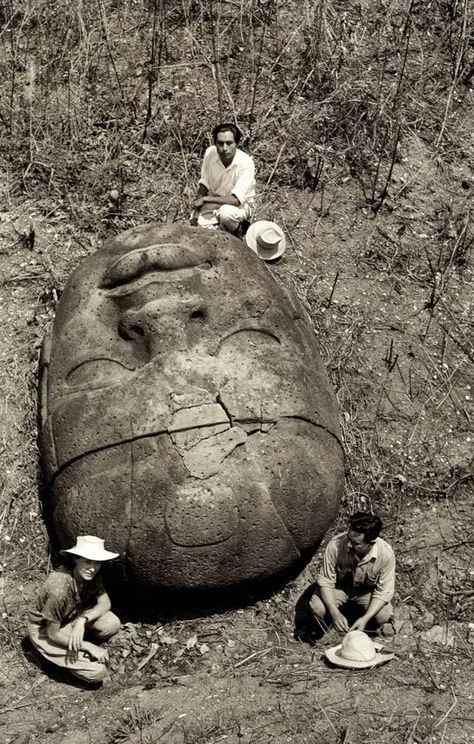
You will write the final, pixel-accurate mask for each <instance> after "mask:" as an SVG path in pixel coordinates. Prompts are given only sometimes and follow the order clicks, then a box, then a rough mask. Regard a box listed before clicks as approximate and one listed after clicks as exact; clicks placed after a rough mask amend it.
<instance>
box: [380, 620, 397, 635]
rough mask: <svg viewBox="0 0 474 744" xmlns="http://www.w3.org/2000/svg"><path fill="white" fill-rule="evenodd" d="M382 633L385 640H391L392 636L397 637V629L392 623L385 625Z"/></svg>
mask: <svg viewBox="0 0 474 744" xmlns="http://www.w3.org/2000/svg"><path fill="white" fill-rule="evenodd" d="M380 631H381V633H382V635H383V636H384V637H385V638H390V637H391V636H394V635H395V628H394V627H393V625H392V623H384V624H383V625H382V627H381V629H380Z"/></svg>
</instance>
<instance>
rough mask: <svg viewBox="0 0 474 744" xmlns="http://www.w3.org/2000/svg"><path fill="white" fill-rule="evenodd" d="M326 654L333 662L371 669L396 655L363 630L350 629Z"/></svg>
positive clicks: (347, 666)
mask: <svg viewBox="0 0 474 744" xmlns="http://www.w3.org/2000/svg"><path fill="white" fill-rule="evenodd" d="M324 654H325V656H326V658H327V660H328V661H330V662H331V664H336V666H340V667H346V668H347V669H371V668H372V667H375V666H378V665H379V664H384V663H385V662H386V661H390V659H393V658H394V657H395V654H392V653H389V652H388V651H385V649H384V647H383V646H382V644H381V643H375V642H374V641H373V640H372V639H371V638H369V636H368V635H367V633H364V632H363V631H362V630H350V631H349V632H348V633H346V635H345V636H344V638H343V639H342V643H340V644H339V645H338V646H333V647H332V648H328V649H326V650H325V652H324Z"/></svg>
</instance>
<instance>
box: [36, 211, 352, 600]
mask: <svg viewBox="0 0 474 744" xmlns="http://www.w3.org/2000/svg"><path fill="white" fill-rule="evenodd" d="M47 348H48V345H45V354H44V357H43V360H42V369H43V380H42V384H41V391H42V392H41V398H42V430H41V436H40V446H41V451H42V457H43V462H44V470H45V475H46V478H47V481H48V483H49V497H50V499H51V507H52V514H53V524H54V529H55V531H56V534H57V536H58V540H59V542H60V544H61V545H62V546H66V545H70V544H71V543H72V542H74V540H75V537H76V535H77V534H86V533H92V534H99V535H100V536H101V537H103V538H105V540H106V544H107V546H108V547H109V548H110V549H113V550H116V551H119V552H120V553H121V554H122V556H123V557H122V561H123V565H124V569H125V572H126V575H127V576H128V577H129V578H130V579H131V580H132V581H134V582H137V583H138V584H141V585H143V586H145V587H146V586H149V587H169V588H176V589H179V588H213V587H225V586H232V585H235V584H237V583H239V582H242V581H249V580H253V579H260V578H265V577H268V576H271V575H273V574H275V573H276V572H278V571H280V570H282V569H285V568H287V567H289V566H290V565H291V564H292V562H293V561H295V560H297V559H298V558H299V557H300V556H301V555H302V554H309V553H311V551H313V550H315V548H316V547H317V545H318V544H319V542H320V540H321V538H322V537H323V535H324V533H325V531H326V529H327V527H328V526H329V524H330V522H331V521H332V519H333V518H334V516H335V514H336V512H337V509H338V505H339V499H340V495H341V491H342V484H343V456H342V449H341V444H340V430H339V425H338V414H337V408H336V404H335V399H334V396H333V394H332V391H331V389H330V385H329V382H328V379H327V376H326V373H325V370H324V368H323V365H322V362H321V360H320V357H319V353H318V348H317V343H316V340H315V337H314V333H313V331H312V328H311V325H310V323H309V320H308V319H307V317H306V315H305V313H304V311H303V309H302V308H301V307H300V305H299V304H298V303H297V302H296V301H295V299H294V298H293V297H292V296H290V295H289V294H288V292H287V291H286V290H285V289H284V288H282V287H281V286H279V285H278V284H277V283H276V282H275V281H274V280H273V278H272V276H271V273H270V271H269V269H268V268H267V266H266V265H265V264H264V263H263V262H261V261H260V259H259V258H257V256H256V255H255V254H254V253H253V252H252V251H250V250H248V249H247V248H246V246H245V245H244V244H242V243H241V242H240V241H238V240H236V239H235V238H233V237H232V236H230V235H227V234H224V233H220V232H219V233H218V232H211V231H206V230H203V229H200V228H190V227H187V226H182V225H166V226H163V225H144V226H141V227H139V228H135V229H133V230H129V231H127V232H125V233H122V234H121V235H119V236H117V237H116V238H114V239H112V240H110V241H109V242H108V243H106V244H105V246H104V247H103V249H101V250H100V251H98V252H97V253H95V254H93V255H92V256H90V257H88V258H87V259H85V260H84V261H83V263H82V264H81V265H80V266H79V268H78V269H77V270H76V271H75V273H74V274H73V275H72V276H71V278H70V280H69V282H68V284H67V286H66V288H65V291H64V293H63V295H62V297H61V301H60V303H59V306H58V311H57V317H56V321H55V325H54V329H53V334H52V339H51V345H50V348H51V351H50V353H49V352H48V351H47Z"/></svg>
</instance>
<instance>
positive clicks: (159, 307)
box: [118, 294, 207, 358]
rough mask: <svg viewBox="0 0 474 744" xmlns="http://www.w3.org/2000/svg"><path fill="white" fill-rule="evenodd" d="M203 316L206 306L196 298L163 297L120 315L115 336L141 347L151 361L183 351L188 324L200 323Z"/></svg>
mask: <svg viewBox="0 0 474 744" xmlns="http://www.w3.org/2000/svg"><path fill="white" fill-rule="evenodd" d="M206 315H207V310H206V307H205V305H204V302H203V299H202V297H200V296H199V295H196V294H188V295H184V296H181V295H167V296H166V297H163V298H160V299H156V300H152V301H150V302H147V303H145V304H144V305H142V306H141V307H139V308H136V309H135V308H131V309H129V310H126V311H125V312H124V313H122V315H121V317H120V320H119V324H118V334H119V336H120V337H121V338H123V339H124V340H125V341H130V342H133V343H135V344H136V345H138V346H142V347H143V346H145V347H146V348H147V350H148V353H149V356H150V358H152V357H154V356H156V355H157V354H162V353H163V352H165V351H180V350H184V349H186V348H187V342H186V338H187V334H186V328H187V326H188V324H190V323H193V322H194V323H195V322H196V320H202V319H203V318H205V317H206Z"/></svg>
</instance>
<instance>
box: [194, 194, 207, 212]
mask: <svg viewBox="0 0 474 744" xmlns="http://www.w3.org/2000/svg"><path fill="white" fill-rule="evenodd" d="M203 204H205V202H204V197H203V196H200V197H199V199H195V200H194V201H193V209H201V207H202V206H203Z"/></svg>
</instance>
